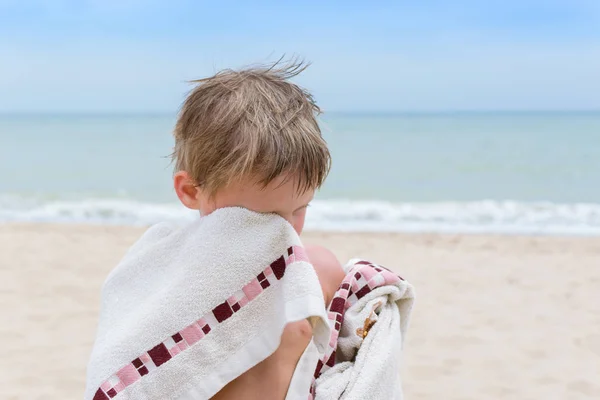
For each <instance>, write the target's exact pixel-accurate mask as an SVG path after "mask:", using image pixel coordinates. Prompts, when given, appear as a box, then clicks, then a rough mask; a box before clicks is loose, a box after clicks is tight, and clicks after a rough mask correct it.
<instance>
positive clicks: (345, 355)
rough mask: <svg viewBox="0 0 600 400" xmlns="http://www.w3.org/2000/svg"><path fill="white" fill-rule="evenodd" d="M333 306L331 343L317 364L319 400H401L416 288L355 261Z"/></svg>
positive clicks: (377, 268) (376, 267) (384, 269)
mask: <svg viewBox="0 0 600 400" xmlns="http://www.w3.org/2000/svg"><path fill="white" fill-rule="evenodd" d="M344 269H345V271H346V277H345V278H344V280H343V282H342V285H341V287H340V289H339V290H338V291H337V292H336V294H335V296H334V298H333V300H332V302H331V304H330V306H329V319H330V324H331V328H332V332H331V339H330V343H329V346H328V350H327V351H326V354H325V356H324V357H323V359H322V361H321V362H319V365H318V367H317V371H316V373H315V376H316V377H317V379H316V382H315V384H314V387H313V395H314V396H315V399H316V400H331V399H344V400H359V399H360V400H368V399H373V400H383V399H385V400H389V399H402V387H401V382H400V375H399V365H400V359H401V352H402V345H403V340H404V337H405V335H406V330H407V328H408V321H409V318H410V313H411V309H412V306H413V303H414V289H413V287H412V286H411V285H410V284H409V283H408V282H406V281H405V280H403V279H402V278H401V277H399V276H397V275H395V274H394V273H392V272H391V271H389V270H387V269H386V268H384V267H382V266H380V265H377V264H373V263H370V262H368V261H364V260H351V261H350V262H349V263H348V264H347V265H346V267H344Z"/></svg>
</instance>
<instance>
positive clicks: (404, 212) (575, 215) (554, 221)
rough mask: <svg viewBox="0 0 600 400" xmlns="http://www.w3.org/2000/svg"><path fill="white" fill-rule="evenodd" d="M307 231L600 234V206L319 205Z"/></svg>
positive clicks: (81, 213) (115, 216)
mask: <svg viewBox="0 0 600 400" xmlns="http://www.w3.org/2000/svg"><path fill="white" fill-rule="evenodd" d="M197 217H198V213H197V212H195V211H191V210H188V209H186V208H184V207H183V206H181V205H179V204H174V203H147V202H140V201H134V200H125V199H86V200H44V201H42V200H35V199H34V200H31V199H25V198H20V197H14V196H12V197H10V196H8V197H7V196H4V197H0V222H52V223H92V224H111V225H136V226H140V225H141V226H144V225H151V224H154V223H157V222H160V221H173V222H181V223H183V222H186V221H191V220H193V219H194V218H197ZM306 229H307V230H316V231H369V232H373V231H377V232H444V233H446V232H451V233H509V234H510V233H515V234H567V235H600V204H593V203H577V204H557V203H551V202H532V203H527V202H517V201H492V200H485V201H473V202H451V201H448V202H422V203H390V202H383V201H356V200H318V201H313V203H312V204H311V207H310V210H309V212H308V216H307V219H306Z"/></svg>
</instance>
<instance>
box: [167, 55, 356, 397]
mask: <svg viewBox="0 0 600 400" xmlns="http://www.w3.org/2000/svg"><path fill="white" fill-rule="evenodd" d="M305 68H306V66H305V65H302V64H292V65H289V66H286V67H279V65H274V66H272V67H271V68H261V67H257V68H249V69H244V70H241V71H232V70H225V71H222V72H220V73H218V74H216V75H215V76H213V77H210V78H207V79H202V80H199V81H196V82H197V83H198V86H197V87H196V88H195V89H194V90H193V91H192V92H191V94H190V95H189V96H188V98H187V99H186V101H185V103H184V104H183V107H182V110H181V113H180V115H179V119H178V121H177V125H176V127H175V132H174V136H175V149H174V152H173V160H174V161H175V164H176V173H175V175H174V179H173V182H174V188H175V191H176V193H177V196H178V197H179V199H180V200H181V202H182V203H183V204H184V205H185V206H186V207H188V208H191V209H194V210H198V211H199V212H200V214H201V215H203V216H204V215H208V214H210V213H211V212H213V211H214V210H216V209H219V208H222V207H231V206H240V207H244V208H247V209H249V210H252V211H256V212H260V213H277V214H279V215H280V216H282V217H283V218H285V219H286V220H287V221H288V222H289V223H290V224H291V225H292V226H293V227H294V229H295V230H296V232H297V233H298V234H300V233H301V232H302V228H303V226H304V218H305V215H306V209H307V207H308V205H309V203H310V201H311V200H312V198H313V196H314V193H315V190H316V189H318V188H319V187H320V186H321V185H322V184H323V182H324V180H325V178H326V176H327V173H328V172H329V167H330V154H329V151H328V149H327V145H326V143H325V141H324V140H323V138H322V136H321V132H320V129H319V126H318V124H317V121H316V118H315V117H316V115H317V114H318V113H319V112H320V110H319V108H318V106H317V105H316V104H315V102H314V100H313V98H312V96H311V95H310V94H309V93H307V92H306V91H305V90H303V89H301V88H300V87H298V86H297V85H295V84H293V83H291V82H289V79H290V78H292V77H294V76H296V75H298V74H299V73H300V72H302V71H303V70H304V69H305ZM306 250H307V253H308V256H309V258H310V260H311V263H312V264H313V266H314V268H315V270H316V272H317V275H318V277H319V281H320V283H321V286H322V290H323V295H324V298H325V301H326V303H329V301H330V300H331V298H332V296H333V294H334V292H335V291H336V290H337V288H338V286H339V284H340V282H341V281H342V279H343V278H344V272H343V270H342V268H341V265H340V264H339V262H338V261H337V259H336V258H335V256H334V255H333V254H332V253H331V252H329V251H328V250H326V249H324V248H322V247H316V246H312V247H310V246H309V247H307V248H306ZM311 337H312V331H311V326H310V324H309V323H308V321H299V322H295V323H292V324H289V325H288V326H287V327H286V329H285V330H284V333H283V335H282V338H281V344H280V346H279V348H278V349H277V351H275V353H273V354H272V355H271V356H270V357H268V358H267V359H265V360H264V361H263V362H261V363H259V364H258V365H256V366H255V367H253V368H251V369H250V370H248V371H247V372H245V373H244V374H242V375H241V376H239V377H238V378H237V379H235V380H234V381H232V382H230V383H229V384H228V385H227V386H225V387H224V388H223V389H222V390H221V391H220V392H219V393H218V394H217V395H216V396H215V397H214V399H240V398H243V399H284V398H285V396H286V392H287V388H288V386H289V383H290V379H291V377H292V375H293V372H294V370H295V368H296V364H297V362H298V360H299V359H300V357H301V355H302V353H303V352H304V349H305V348H306V346H307V345H308V343H309V342H310V340H311ZM267 378H268V379H267ZM265 382H268V384H265Z"/></svg>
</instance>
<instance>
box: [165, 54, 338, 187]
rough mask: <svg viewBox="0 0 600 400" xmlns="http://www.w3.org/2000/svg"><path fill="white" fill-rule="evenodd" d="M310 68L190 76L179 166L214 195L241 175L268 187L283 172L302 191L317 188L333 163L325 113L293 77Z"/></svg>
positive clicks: (178, 131) (179, 127) (179, 130)
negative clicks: (322, 125) (191, 86)
mask: <svg viewBox="0 0 600 400" xmlns="http://www.w3.org/2000/svg"><path fill="white" fill-rule="evenodd" d="M307 66H308V65H307V64H305V63H302V62H290V63H287V64H285V65H282V64H281V63H280V62H277V63H275V64H274V65H272V66H270V67H266V66H259V67H251V68H246V69H242V70H239V71H234V70H229V69H228V70H224V71H221V72H219V73H217V74H216V75H214V76H212V77H210V78H206V79H200V80H197V81H193V82H194V83H197V86H196V87H195V88H194V89H193V90H192V91H191V93H190V94H189V96H188V97H187V99H186V100H185V102H184V103H183V106H182V108H181V111H180V114H179V118H178V120H177V124H176V126H175V131H174V136H175V149H174V151H173V154H172V157H173V160H174V161H175V168H176V170H178V171H186V172H188V173H189V174H190V175H191V177H192V178H193V179H194V180H195V181H196V183H197V185H199V186H200V187H201V188H202V189H203V190H205V191H207V192H208V193H209V194H210V195H211V196H212V195H214V194H215V193H216V192H217V191H218V190H219V189H221V188H222V187H224V186H226V185H228V184H230V183H231V182H233V181H235V180H236V179H255V181H256V183H260V184H262V185H264V186H266V185H268V184H269V183H270V182H272V181H273V180H274V179H275V178H277V177H279V176H282V175H286V177H287V178H289V179H292V178H294V179H296V180H297V185H298V186H297V190H298V191H299V192H305V191H306V190H308V189H316V188H319V187H320V186H321V185H322V184H323V182H324V181H325V178H326V177H327V174H328V173H329V169H330V165H331V156H330V154H329V150H328V149H327V144H326V142H325V140H324V139H323V137H322V136H321V130H320V128H319V125H318V123H317V120H316V117H317V116H318V115H319V114H320V112H321V110H320V109H319V107H318V106H317V105H316V103H315V101H314V100H313V97H312V95H311V94H310V93H308V92H307V91H306V90H304V89H302V88H301V87H299V86H297V85H295V84H293V83H291V82H290V81H289V79H290V78H292V77H294V76H296V75H298V74H299V73H301V72H302V71H304V70H305V69H306V68H307Z"/></svg>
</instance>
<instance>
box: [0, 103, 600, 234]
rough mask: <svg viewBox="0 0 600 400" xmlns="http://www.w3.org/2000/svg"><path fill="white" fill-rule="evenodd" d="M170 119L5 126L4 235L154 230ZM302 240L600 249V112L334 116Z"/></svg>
mask: <svg viewBox="0 0 600 400" xmlns="http://www.w3.org/2000/svg"><path fill="white" fill-rule="evenodd" d="M175 118H176V115H175V113H170V114H136V115H124V114H118V115H109V114H105V115H101V114H96V115H75V114H74V115H68V114H61V115H58V114H57V115H48V114H45V115H34V114H31V115H29V114H6V115H0V222H4V223H5V222H42V223H69V224H72V223H76V224H81V223H84V224H111V225H143V226H145V225H149V224H153V223H156V222H159V221H164V220H170V221H176V222H185V221H187V220H192V219H194V218H198V215H197V213H195V212H193V211H190V210H187V209H185V208H184V207H183V206H181V205H180V204H179V203H178V200H177V198H176V196H175V193H174V191H173V189H172V186H171V176H172V171H173V168H172V165H171V162H170V158H169V154H170V153H171V151H172V146H173V139H172V135H171V132H172V129H173V125H174V123H175ZM320 124H321V128H322V131H323V135H324V137H325V139H326V140H327V142H328V143H329V147H330V150H331V153H332V157H333V167H332V170H331V174H330V175H329V177H328V179H327V182H326V184H325V185H324V187H323V188H322V189H321V190H320V192H319V193H318V194H317V196H316V198H315V200H314V201H313V202H312V204H311V207H310V209H309V211H308V216H307V222H306V229H307V230H322V231H359V232H365V231H366V232H372V231H378V232H379V231H381V232H444V233H446V232H452V233H494V234H495V233H500V234H543V235H600V112H489V113H486V112H473V113H468V112H459V113H450V112H448V113H398V114H389V113H388V114H385V113H381V114H378V113H371V114H367V113H330V114H325V115H323V116H322V117H321V119H320Z"/></svg>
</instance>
